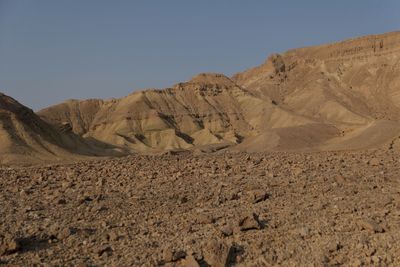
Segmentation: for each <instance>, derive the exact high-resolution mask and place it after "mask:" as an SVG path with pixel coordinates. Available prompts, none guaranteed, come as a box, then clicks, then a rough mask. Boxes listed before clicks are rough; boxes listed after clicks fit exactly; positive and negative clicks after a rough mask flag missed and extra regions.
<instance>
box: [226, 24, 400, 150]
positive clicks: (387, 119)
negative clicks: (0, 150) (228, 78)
mask: <svg viewBox="0 0 400 267" xmlns="http://www.w3.org/2000/svg"><path fill="white" fill-rule="evenodd" d="M399 74H400V32H393V33H387V34H381V35H371V36H366V37H361V38H355V39H351V40H346V41H343V42H339V43H334V44H328V45H321V46H315V47H306V48H300V49H294V50H290V51H287V52H285V53H283V54H276V55H272V56H270V57H269V58H268V59H267V60H266V61H265V63H264V64H262V65H260V66H258V67H255V68H252V69H249V70H246V71H244V72H241V73H238V74H236V75H234V77H233V80H234V81H235V82H236V83H237V84H238V85H240V86H242V87H243V88H245V89H246V90H249V91H250V92H252V93H253V94H254V95H256V96H258V97H259V98H261V99H272V100H273V101H274V102H275V103H277V105H279V106H280V107H282V108H285V109H287V110H290V111H292V112H295V113H296V114H299V115H303V116H306V117H307V118H310V119H312V120H315V121H319V122H321V123H324V124H330V125H334V126H335V127H336V128H337V129H339V130H340V131H341V132H342V135H343V136H342V137H340V138H335V139H333V140H332V141H331V142H329V144H327V146H325V147H326V148H332V149H334V148H352V147H355V148H361V147H365V146H370V145H377V144H378V143H381V142H383V141H385V140H386V139H390V138H391V137H393V136H395V135H397V134H398V131H399V127H398V121H399V118H400V75H399ZM349 145H350V147H349Z"/></svg>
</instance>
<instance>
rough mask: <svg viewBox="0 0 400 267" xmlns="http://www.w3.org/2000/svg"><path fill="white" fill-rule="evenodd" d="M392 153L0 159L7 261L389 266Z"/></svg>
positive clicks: (393, 246)
mask: <svg viewBox="0 0 400 267" xmlns="http://www.w3.org/2000/svg"><path fill="white" fill-rule="evenodd" d="M398 166H399V153H398V152H397V150H395V149H393V148H391V147H389V148H386V149H374V150H365V151H360V152H317V153H295V152H288V153H284V152H275V153H274V152H270V153H243V152H238V153H233V152H226V153H215V154H202V155H196V154H193V153H188V152H180V153H165V154H164V155H157V156H145V155H131V156H128V157H121V158H115V159H108V160H97V161H83V162H78V163H73V164H55V165H54V164H53V165H51V164H50V165H45V166H34V167H12V168H11V167H3V168H1V169H0V176H1V178H2V179H1V180H0V188H1V194H0V206H1V209H0V233H1V239H0V240H1V247H0V249H1V250H0V253H1V264H3V265H6V266H399V264H400V242H399V239H400V224H399V221H400V195H399V193H400V180H399V175H400V170H399V167H398Z"/></svg>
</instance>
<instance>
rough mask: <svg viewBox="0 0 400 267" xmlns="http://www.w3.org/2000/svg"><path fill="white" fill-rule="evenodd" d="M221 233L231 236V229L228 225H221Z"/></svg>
mask: <svg viewBox="0 0 400 267" xmlns="http://www.w3.org/2000/svg"><path fill="white" fill-rule="evenodd" d="M221 233H222V234H223V235H224V236H231V235H232V234H233V229H232V227H231V226H230V225H227V226H224V227H222V229H221Z"/></svg>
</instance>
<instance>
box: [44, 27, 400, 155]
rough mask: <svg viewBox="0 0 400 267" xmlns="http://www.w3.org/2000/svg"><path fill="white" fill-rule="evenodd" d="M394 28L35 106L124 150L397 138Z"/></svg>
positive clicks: (347, 144)
mask: <svg viewBox="0 0 400 267" xmlns="http://www.w3.org/2000/svg"><path fill="white" fill-rule="evenodd" d="M399 62H400V33H399V32H393V33H387V34H382V35H371V36H366V37H360V38H355V39H350V40H346V41H342V42H338V43H333V44H328V45H320V46H314V47H306V48H300V49H293V50H290V51H287V52H285V53H282V54H274V55H271V56H270V57H268V59H267V60H266V61H265V62H264V63H263V64H262V65H260V66H257V67H255V68H251V69H249V70H246V71H244V72H241V73H238V74H235V75H234V76H233V77H232V78H229V77H226V76H224V75H222V74H215V73H202V74H199V75H197V76H195V77H193V78H192V79H191V80H189V81H187V82H183V83H179V84H176V85H174V86H173V87H171V88H166V89H163V90H155V89H150V90H144V91H139V92H134V93H132V94H131V95H129V96H126V97H123V98H120V99H111V100H98V99H92V100H83V101H78V100H69V101H66V102H64V103H61V104H58V105H55V106H52V107H49V108H46V109H44V110H41V111H40V112H38V115H39V116H40V117H41V118H42V119H43V120H45V121H47V122H49V123H51V124H54V125H56V124H57V125H61V124H70V125H71V127H72V130H73V132H74V133H75V134H77V135H80V136H81V137H82V138H93V139H96V140H99V141H101V142H104V143H108V144H112V145H115V146H118V147H120V148H124V149H128V150H129V151H131V152H133V151H138V152H159V151H165V150H171V149H196V150H198V149H200V150H203V151H214V150H216V149H221V148H226V147H229V149H232V150H245V151H267V150H284V151H287V150H336V149H360V148H368V147H376V146H380V145H382V144H385V143H388V142H390V141H391V140H393V139H394V138H396V137H397V136H398V135H399V132H400V127H399V119H400V78H399V77H400V75H399V74H400V65H399Z"/></svg>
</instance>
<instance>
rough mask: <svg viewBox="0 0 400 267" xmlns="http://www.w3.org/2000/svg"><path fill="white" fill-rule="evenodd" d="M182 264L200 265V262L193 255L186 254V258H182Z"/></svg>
mask: <svg viewBox="0 0 400 267" xmlns="http://www.w3.org/2000/svg"><path fill="white" fill-rule="evenodd" d="M181 264H182V266H184V267H200V265H199V263H198V262H197V260H196V259H195V258H194V257H193V256H192V255H188V256H186V258H185V259H183V260H182V262H181Z"/></svg>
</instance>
